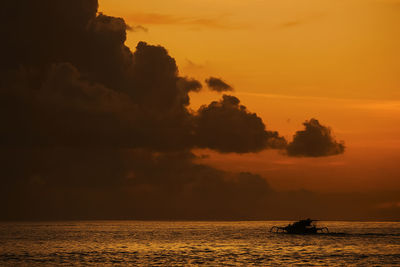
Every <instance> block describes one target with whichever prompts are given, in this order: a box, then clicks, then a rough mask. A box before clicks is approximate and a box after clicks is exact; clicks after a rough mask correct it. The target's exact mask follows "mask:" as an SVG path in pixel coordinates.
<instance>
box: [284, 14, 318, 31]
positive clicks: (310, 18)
mask: <svg viewBox="0 0 400 267" xmlns="http://www.w3.org/2000/svg"><path fill="white" fill-rule="evenodd" d="M324 16H325V14H313V15H309V16H306V17H303V18H298V19H293V20H289V21H286V22H283V23H281V24H279V25H278V28H281V29H285V28H292V27H297V26H300V25H303V24H308V23H311V22H313V21H315V20H318V19H321V18H323V17H324Z"/></svg>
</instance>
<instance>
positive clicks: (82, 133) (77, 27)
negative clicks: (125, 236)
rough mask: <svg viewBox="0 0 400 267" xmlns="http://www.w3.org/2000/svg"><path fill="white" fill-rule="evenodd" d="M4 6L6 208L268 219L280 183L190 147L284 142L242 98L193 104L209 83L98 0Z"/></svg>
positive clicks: (18, 212)
mask: <svg viewBox="0 0 400 267" xmlns="http://www.w3.org/2000/svg"><path fill="white" fill-rule="evenodd" d="M1 7H2V9H1V10H2V12H1V13H2V14H1V16H0V30H1V32H2V41H1V42H0V53H1V61H0V120H1V122H2V127H1V130H0V162H1V163H2V168H1V175H0V183H1V186H0V209H1V210H2V213H0V218H1V219H113V218H115V219H117V218H118V219H124V218H130V219H135V218H136V219H178V218H180V219H188V218H191V219H229V218H231V219H233V218H235V219H238V218H242V219H244V218H247V219H249V218H265V214H266V212H267V211H266V210H267V209H268V207H270V204H269V203H271V197H272V196H273V195H274V194H275V193H274V192H273V190H272V189H271V188H270V186H269V185H268V183H267V182H266V180H265V179H264V178H263V177H260V176H258V175H254V174H250V173H238V174H233V173H227V172H223V171H220V170H217V169H215V168H212V167H209V166H205V165H202V164H197V163H196V160H195V159H196V157H195V156H194V154H193V153H192V152H191V150H192V149H193V148H210V149H213V150H215V151H219V152H223V153H225V152H234V153H246V152H257V151H260V150H263V149H267V148H284V147H285V146H286V141H285V139H283V138H282V137H280V136H279V134H278V133H277V132H273V131H269V130H266V127H265V125H264V123H263V122H262V120H261V119H260V118H259V117H258V116H257V115H256V114H255V113H251V112H250V111H248V110H247V108H246V107H245V106H243V105H240V101H239V99H237V98H236V97H233V96H229V95H224V96H223V97H222V100H220V101H216V102H212V103H210V104H209V105H204V106H202V107H201V108H200V109H199V110H198V111H197V112H192V111H191V110H190V109H189V108H188V106H189V104H190V98H189V93H190V92H198V91H199V90H201V87H202V86H201V83H200V82H198V81H197V80H195V79H192V78H188V77H182V76H180V75H179V73H178V68H177V65H176V62H175V60H174V59H173V58H172V57H171V56H170V55H169V54H168V52H167V50H166V49H165V48H163V47H161V46H153V45H149V44H147V43H145V42H139V43H138V45H137V47H136V50H135V51H134V52H132V51H131V50H130V49H129V48H128V47H127V46H126V45H125V40H126V31H127V30H129V27H128V26H127V25H126V23H125V22H124V20H123V19H121V18H115V17H110V16H107V15H105V14H101V13H97V10H98V3H97V0H59V1H54V0H40V1H31V0H18V1H14V0H6V1H3V2H2V4H1ZM296 142H297V141H296ZM289 154H293V153H289Z"/></svg>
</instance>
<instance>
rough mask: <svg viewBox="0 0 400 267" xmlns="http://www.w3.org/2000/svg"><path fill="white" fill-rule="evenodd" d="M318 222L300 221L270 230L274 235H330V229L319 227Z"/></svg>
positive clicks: (273, 227)
mask: <svg viewBox="0 0 400 267" xmlns="http://www.w3.org/2000/svg"><path fill="white" fill-rule="evenodd" d="M315 222H317V220H311V219H306V220H300V221H297V222H294V223H292V224H288V225H287V226H272V228H271V229H270V230H269V231H270V232H272V233H287V234H318V233H329V229H328V227H317V226H316V225H315Z"/></svg>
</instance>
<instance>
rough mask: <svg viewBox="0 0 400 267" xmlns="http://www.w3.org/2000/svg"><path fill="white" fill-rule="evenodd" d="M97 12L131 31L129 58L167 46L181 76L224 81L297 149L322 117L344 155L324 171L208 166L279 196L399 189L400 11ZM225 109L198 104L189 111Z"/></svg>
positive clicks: (167, 5)
mask: <svg viewBox="0 0 400 267" xmlns="http://www.w3.org/2000/svg"><path fill="white" fill-rule="evenodd" d="M99 2H100V9H101V11H102V12H104V13H106V14H111V15H113V16H120V17H123V18H125V20H126V21H127V23H128V24H129V25H130V26H131V27H132V28H133V30H132V31H131V32H129V34H128V41H127V45H128V46H129V47H131V48H132V49H133V50H134V47H135V46H136V44H137V42H138V41H140V40H143V41H146V42H148V43H150V44H160V45H162V46H164V47H166V48H167V49H168V51H169V52H170V54H171V55H172V56H173V57H174V58H175V59H176V60H177V64H178V66H179V68H180V72H181V74H183V75H188V76H192V77H194V78H197V79H199V80H204V79H205V78H206V77H209V76H211V75H213V76H217V77H221V78H223V79H224V80H225V81H227V82H228V83H229V84H231V85H233V86H234V88H235V92H234V93H233V94H234V95H236V96H238V97H239V98H240V99H241V101H242V104H244V105H246V106H247V107H248V109H249V110H251V111H253V112H256V113H257V114H258V115H259V116H261V117H262V118H263V120H264V123H265V124H266V125H267V128H268V129H270V130H277V131H279V132H280V133H281V134H282V135H284V136H285V137H286V138H288V139H289V140H291V136H292V135H293V134H294V133H295V131H296V130H299V129H302V125H301V123H302V122H303V121H305V120H308V119H310V118H312V117H315V118H317V119H319V120H320V121H321V123H322V124H324V125H328V126H330V127H332V129H333V131H334V133H335V135H336V137H337V138H338V139H339V140H344V141H345V143H346V147H347V151H346V152H345V154H344V155H339V156H333V157H326V158H318V159H315V158H289V157H287V156H284V155H281V154H279V152H277V151H264V152H262V153H258V154H246V155H237V154H228V155H226V154H225V155H221V154H216V153H214V152H209V151H199V153H200V154H201V153H203V154H204V153H207V154H210V155H211V157H210V158H208V159H205V160H204V161H205V162H207V163H209V164H211V165H214V166H218V167H220V168H224V169H227V170H235V171H237V170H238V171H249V170H250V171H252V172H256V173H260V174H262V175H263V176H265V177H266V178H267V179H268V181H269V182H270V183H271V184H272V185H273V186H274V187H275V188H278V189H288V188H290V189H298V188H305V189H310V190H322V191H364V190H375V189H379V190H387V189H389V190H391V189H400V168H399V166H398V164H399V162H400V90H399V89H400V50H399V47H400V27H399V25H400V1H395V0H393V1H390V0H387V1H384V0H381V1H378V0H375V1H374V0H346V1H343V0H304V1H295V0H272V1H271V0H268V1H267V0H248V1H242V0H219V1H211V0H202V1H194V0H168V1H165V0H147V1H130V0H100V1H99ZM139 25H140V26H141V27H138V26H139ZM218 98H220V95H218V94H216V93H209V92H207V91H205V92H201V93H194V94H192V107H193V108H194V109H196V108H197V107H199V105H201V104H206V103H209V102H210V101H211V100H215V99H218Z"/></svg>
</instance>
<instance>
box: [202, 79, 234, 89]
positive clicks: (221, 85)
mask: <svg viewBox="0 0 400 267" xmlns="http://www.w3.org/2000/svg"><path fill="white" fill-rule="evenodd" d="M205 82H206V84H207V86H208V88H210V89H211V90H212V91H216V92H225V91H233V87H232V86H230V85H229V84H227V83H226V82H224V81H223V80H222V79H220V78H215V77H210V78H208V79H206V80H205Z"/></svg>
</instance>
